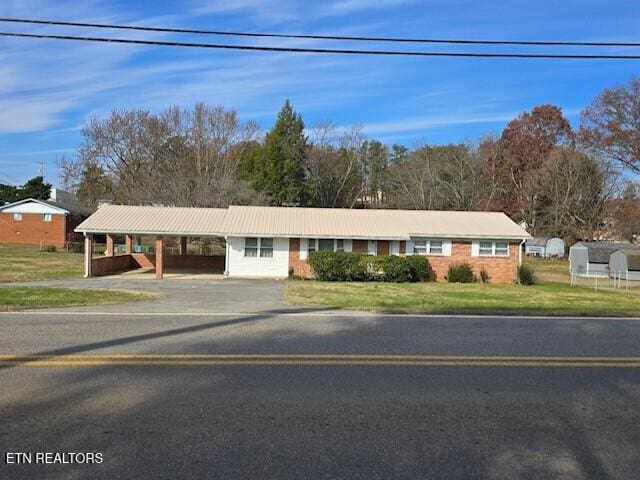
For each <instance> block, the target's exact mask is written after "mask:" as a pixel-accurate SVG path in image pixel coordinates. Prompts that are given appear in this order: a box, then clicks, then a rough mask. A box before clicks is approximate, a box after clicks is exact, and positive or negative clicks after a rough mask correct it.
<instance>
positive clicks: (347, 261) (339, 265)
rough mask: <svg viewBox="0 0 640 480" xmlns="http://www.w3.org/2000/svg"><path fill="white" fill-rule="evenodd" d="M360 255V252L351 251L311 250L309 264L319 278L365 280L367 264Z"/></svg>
mask: <svg viewBox="0 0 640 480" xmlns="http://www.w3.org/2000/svg"><path fill="white" fill-rule="evenodd" d="M360 257H361V256H360V255H359V254H357V253H351V252H329V251H321V252H311V253H310V254H309V265H310V266H311V269H312V270H313V274H314V275H315V276H316V278H317V279H318V280H328V281H351V280H364V279H365V277H366V271H365V265H364V264H363V263H362V262H361V260H360Z"/></svg>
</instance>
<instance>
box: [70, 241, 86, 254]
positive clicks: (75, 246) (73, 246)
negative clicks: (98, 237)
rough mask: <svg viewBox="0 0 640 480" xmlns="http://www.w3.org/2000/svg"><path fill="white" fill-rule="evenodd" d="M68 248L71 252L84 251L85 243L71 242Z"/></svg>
mask: <svg viewBox="0 0 640 480" xmlns="http://www.w3.org/2000/svg"><path fill="white" fill-rule="evenodd" d="M68 248H69V252H71V253H84V243H71V244H69V247H68Z"/></svg>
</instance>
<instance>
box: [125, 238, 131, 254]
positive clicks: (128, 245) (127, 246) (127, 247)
mask: <svg viewBox="0 0 640 480" xmlns="http://www.w3.org/2000/svg"><path fill="white" fill-rule="evenodd" d="M124 248H125V250H126V253H131V252H133V237H132V236H131V235H125V237H124Z"/></svg>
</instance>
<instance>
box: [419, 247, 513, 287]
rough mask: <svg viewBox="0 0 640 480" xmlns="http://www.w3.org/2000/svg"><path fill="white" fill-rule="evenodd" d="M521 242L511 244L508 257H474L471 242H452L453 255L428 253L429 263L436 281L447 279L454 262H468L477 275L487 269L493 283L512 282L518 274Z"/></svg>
mask: <svg viewBox="0 0 640 480" xmlns="http://www.w3.org/2000/svg"><path fill="white" fill-rule="evenodd" d="M519 249H520V243H511V244H509V256H508V257H472V256H471V242H459V241H458V242H456V241H454V242H451V256H446V257H443V256H438V255H428V256H427V258H428V259H429V264H430V265H431V269H432V270H433V273H434V274H435V279H436V281H444V280H446V275H447V270H448V269H449V266H450V265H452V264H454V263H462V262H467V263H469V264H470V265H471V266H472V267H473V272H474V273H475V274H476V276H480V270H481V269H483V268H484V269H485V270H486V271H487V273H488V274H489V279H490V280H489V281H490V282H492V283H512V282H513V281H514V280H515V279H516V277H517V274H518V251H519Z"/></svg>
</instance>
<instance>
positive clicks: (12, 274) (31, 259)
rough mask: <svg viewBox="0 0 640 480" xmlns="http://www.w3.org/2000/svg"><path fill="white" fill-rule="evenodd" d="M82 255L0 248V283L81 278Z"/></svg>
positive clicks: (23, 247)
mask: <svg viewBox="0 0 640 480" xmlns="http://www.w3.org/2000/svg"><path fill="white" fill-rule="evenodd" d="M83 269H84V255H83V254H82V253H68V252H65V251H58V252H41V251H40V249H39V248H38V247H37V246H34V245H12V244H6V243H5V244H1V245H0V282H21V281H28V280H59V279H65V278H80V277H82V274H83Z"/></svg>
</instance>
